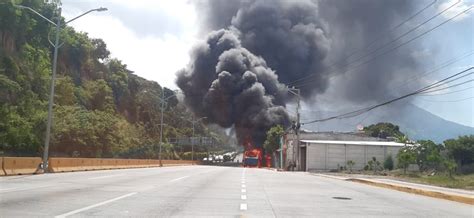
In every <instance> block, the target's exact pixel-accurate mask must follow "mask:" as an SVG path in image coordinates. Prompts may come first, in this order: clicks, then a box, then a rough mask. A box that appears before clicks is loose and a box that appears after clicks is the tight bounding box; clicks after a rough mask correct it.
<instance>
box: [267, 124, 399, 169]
mask: <svg viewBox="0 0 474 218" xmlns="http://www.w3.org/2000/svg"><path fill="white" fill-rule="evenodd" d="M296 138H297V137H296V136H295V135H294V134H291V133H289V134H287V135H285V136H283V137H282V142H283V146H282V147H283V152H281V150H278V153H277V155H275V157H274V159H275V162H274V166H276V167H281V168H285V169H287V170H291V169H292V167H291V166H294V165H295V163H297V165H299V167H296V168H295V170H296V169H297V168H299V169H300V170H301V171H308V170H310V171H311V170H312V171H317V170H336V169H338V167H339V168H340V167H346V168H347V166H346V163H347V161H349V160H352V161H354V163H355V165H354V166H353V167H352V169H353V170H360V169H363V168H364V166H365V165H367V162H368V161H369V160H371V159H372V157H375V158H376V159H377V160H378V161H380V162H381V163H383V161H384V160H385V158H386V157H387V156H388V155H391V156H392V158H393V160H394V162H395V164H396V156H397V153H398V150H400V148H402V147H403V146H404V144H402V143H396V142H392V141H388V140H387V139H381V138H375V137H370V136H366V135H365V134H364V133H363V132H346V133H342V132H310V131H302V132H300V136H299V138H300V143H299V152H298V151H297V149H296V146H295V145H296Z"/></svg>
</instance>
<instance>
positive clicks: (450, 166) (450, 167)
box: [442, 159, 457, 178]
mask: <svg viewBox="0 0 474 218" xmlns="http://www.w3.org/2000/svg"><path fill="white" fill-rule="evenodd" d="M442 163H443V165H444V167H445V168H446V170H447V171H448V173H449V177H450V178H453V172H454V171H455V170H456V167H457V164H456V162H455V161H454V160H452V159H444V161H443V162H442Z"/></svg>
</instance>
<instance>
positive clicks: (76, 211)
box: [55, 192, 137, 218]
mask: <svg viewBox="0 0 474 218" xmlns="http://www.w3.org/2000/svg"><path fill="white" fill-rule="evenodd" d="M135 194H137V193H136V192H132V193H128V194H126V195H122V196H119V197H116V198H112V199H110V200H107V201H102V202H100V203H97V204H93V205H90V206H87V207H83V208H81V209H77V210H73V211H71V212H68V213H63V214H61V215H57V216H55V218H62V217H67V216H71V215H73V214H76V213H80V212H82V211H86V210H90V209H92V208H96V207H99V206H102V205H104V204H108V203H112V202H114V201H118V200H120V199H122V198H126V197H130V196H132V195H135Z"/></svg>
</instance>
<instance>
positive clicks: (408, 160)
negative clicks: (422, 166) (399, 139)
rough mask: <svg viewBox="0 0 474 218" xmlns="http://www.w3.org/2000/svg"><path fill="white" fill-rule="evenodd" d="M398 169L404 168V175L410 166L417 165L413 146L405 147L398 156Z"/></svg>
mask: <svg viewBox="0 0 474 218" xmlns="http://www.w3.org/2000/svg"><path fill="white" fill-rule="evenodd" d="M397 160H398V167H399V168H403V173H404V174H406V172H407V168H408V166H409V165H410V164H413V163H416V151H415V149H414V148H413V147H411V146H404V147H403V148H401V149H400V150H399V151H398V154H397Z"/></svg>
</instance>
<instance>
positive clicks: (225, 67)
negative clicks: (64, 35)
mask: <svg viewBox="0 0 474 218" xmlns="http://www.w3.org/2000/svg"><path fill="white" fill-rule="evenodd" d="M412 2H414V1H408V0H386V1H377V0H371V1H370V0H351V1H345V0H344V1H343V0H327V1H314V0H255V1H247V0H240V1H238V0H232V1H227V0H208V1H199V2H198V3H196V8H197V11H198V14H199V17H200V18H201V23H202V26H201V32H202V33H203V34H205V35H206V36H205V41H204V42H202V43H200V44H198V45H196V46H195V48H194V49H193V50H192V51H191V61H190V63H189V64H188V66H187V67H186V68H185V69H183V70H181V71H180V72H178V79H177V84H178V86H179V87H180V88H181V89H182V90H183V92H184V95H185V98H184V100H185V103H186V104H187V105H188V106H189V107H190V108H191V109H192V110H193V112H194V113H196V114H197V115H198V116H206V117H208V120H207V121H208V122H211V123H216V124H219V125H220V126H222V127H226V128H227V127H235V129H236V133H237V137H238V139H239V142H242V140H243V139H244V138H245V137H246V136H249V135H250V136H252V139H253V140H254V142H255V143H256V144H257V145H259V144H260V145H261V143H262V142H263V140H264V136H265V132H266V130H268V128H270V127H271V126H272V125H275V124H283V125H286V126H287V125H288V124H289V122H290V121H289V116H288V114H287V112H286V110H285V108H284V107H285V104H286V103H287V102H288V101H289V100H290V99H291V95H288V93H287V90H286V87H285V84H289V83H290V84H291V83H292V82H294V81H296V80H298V79H300V78H310V79H307V80H304V81H303V82H305V85H304V86H301V87H300V89H301V93H302V96H303V97H304V99H306V101H311V100H312V99H314V98H313V97H314V96H318V95H324V94H325V91H326V90H327V89H328V87H329V86H330V85H331V86H333V85H338V84H333V82H331V81H330V80H329V77H332V76H334V74H337V75H340V74H343V73H341V72H344V71H345V70H346V68H344V67H340V69H338V71H334V70H333V69H329V67H331V66H330V65H331V64H330V63H340V64H341V65H344V63H346V62H348V61H349V60H347V59H346V58H347V55H348V53H349V49H350V50H351V51H353V50H354V48H360V47H364V46H366V45H368V44H369V43H370V42H372V41H373V40H374V39H376V37H377V36H379V34H378V33H381V32H387V31H388V30H389V29H390V28H391V27H393V26H394V25H395V24H396V23H397V22H399V21H400V20H401V18H404V17H407V16H408V15H409V14H410V13H411V12H412V10H411V8H412V5H411V4H412ZM386 37H387V38H391V37H393V34H392V33H391V34H389V35H387V36H386ZM408 52H409V50H403V51H401V52H398V53H397V54H395V55H394V56H391V57H382V58H380V59H379V60H378V61H377V62H376V64H368V65H366V66H364V67H363V68H361V69H359V70H358V71H356V72H351V75H350V76H349V77H348V78H349V80H343V81H342V82H341V81H337V80H336V82H340V84H339V85H343V86H341V87H340V88H339V89H340V90H339V91H338V94H340V96H337V97H338V98H340V99H349V100H350V101H353V102H356V103H359V102H364V101H371V100H374V99H376V98H378V97H379V96H375V95H377V94H378V93H379V92H381V91H385V89H386V87H387V83H389V81H390V80H392V79H395V78H398V77H402V76H407V75H406V74H408V73H410V72H413V71H412V69H414V68H416V66H417V63H416V61H415V60H414V58H413V57H412V56H411V55H409V53H408ZM400 66H403V68H400ZM407 72H408V73H407ZM387 81H388V82H387ZM300 83H301V81H300ZM308 84H309V85H308ZM310 103H311V102H310Z"/></svg>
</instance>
